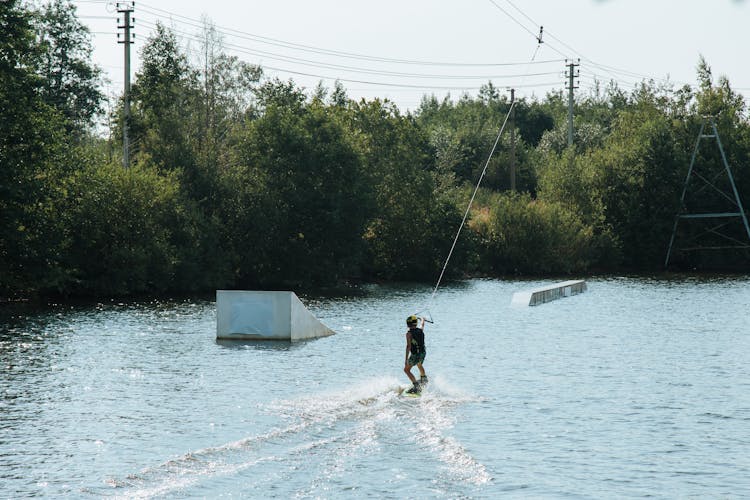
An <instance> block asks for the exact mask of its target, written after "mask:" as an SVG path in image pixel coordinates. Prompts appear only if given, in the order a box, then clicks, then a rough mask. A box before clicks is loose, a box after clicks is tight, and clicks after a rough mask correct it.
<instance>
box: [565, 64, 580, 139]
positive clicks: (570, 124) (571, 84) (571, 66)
mask: <svg viewBox="0 0 750 500" xmlns="http://www.w3.org/2000/svg"><path fill="white" fill-rule="evenodd" d="M565 62H566V63H567V62H568V61H567V60H566V61H565ZM580 62H581V60H580V59H578V63H574V62H573V61H570V63H568V64H567V66H568V146H572V145H573V90H574V89H577V88H578V86H577V85H574V82H573V78H578V76H579V75H580V73H579V72H578V71H576V70H575V68H577V67H578V66H580V65H581V64H580Z"/></svg>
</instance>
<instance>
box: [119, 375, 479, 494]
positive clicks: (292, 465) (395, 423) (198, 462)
mask: <svg viewBox="0 0 750 500" xmlns="http://www.w3.org/2000/svg"><path fill="white" fill-rule="evenodd" d="M430 384H431V387H430V389H429V390H426V391H425V393H424V394H423V396H422V397H421V398H417V399H412V398H403V397H400V396H399V395H398V389H399V387H400V385H399V381H398V379H396V378H395V377H380V378H372V379H368V380H364V381H362V382H359V383H355V384H353V385H349V386H347V388H346V389H343V390H339V391H326V392H322V393H317V394H312V395H308V396H302V397H298V398H292V399H286V400H277V401H272V402H270V403H267V404H265V405H263V410H264V411H265V412H267V413H269V414H271V415H273V416H275V417H277V418H279V420H281V421H282V422H284V423H287V424H288V425H279V426H277V427H274V428H272V429H270V430H268V431H266V432H263V433H259V434H256V435H253V436H248V437H246V438H243V439H239V440H236V441H232V442H228V443H226V444H223V445H219V446H212V447H206V448H203V449H199V450H194V451H190V452H187V453H185V454H183V455H181V456H178V457H176V458H173V459H171V460H168V461H166V462H164V463H162V464H159V465H156V466H152V467H147V468H145V469H143V470H141V471H140V472H139V473H137V474H131V475H128V476H127V477H125V478H124V479H113V478H110V479H107V480H106V483H107V484H108V485H109V486H111V487H113V488H115V490H116V492H115V495H116V496H120V495H121V496H122V497H126V498H151V497H154V496H161V495H165V494H169V493H172V492H189V491H190V489H191V488H195V487H199V486H200V485H201V484H203V483H209V482H211V481H216V480H219V479H221V478H226V477H230V478H233V477H236V476H243V478H245V479H246V478H247V476H248V475H247V474H243V473H244V472H245V471H247V470H252V471H253V474H251V475H250V476H251V480H252V482H253V487H261V486H263V485H264V484H265V483H268V484H269V485H271V484H278V483H277V481H278V480H279V479H280V478H281V477H284V478H286V479H287V480H288V481H289V484H293V483H294V482H295V481H297V482H299V481H300V479H299V477H300V474H299V470H300V469H307V471H308V473H310V472H313V471H317V472H316V474H315V475H313V476H310V477H307V478H306V481H308V484H307V486H305V485H304V484H299V485H297V486H296V491H297V495H302V496H304V495H305V494H313V493H314V492H315V491H324V490H325V485H326V484H327V483H328V482H329V481H332V480H333V479H334V478H336V477H338V476H341V475H342V474H346V473H347V470H348V468H349V467H350V466H351V463H352V462H356V461H357V460H362V459H363V457H368V456H370V455H372V454H373V453H378V449H379V447H383V446H394V443H389V442H384V441H383V436H385V437H386V438H387V437H388V436H392V435H393V434H394V433H399V432H402V431H401V429H405V428H407V426H409V425H411V423H412V422H413V421H414V419H415V418H417V417H418V416H419V415H422V416H424V417H426V418H424V419H421V420H420V422H421V423H420V424H419V425H418V426H417V427H416V432H417V434H418V437H419V439H418V442H420V443H422V444H423V445H424V446H426V447H427V448H428V450H429V452H430V453H431V454H433V455H434V456H435V458H436V459H437V460H438V461H439V462H441V463H442V464H444V467H445V468H446V469H447V470H448V471H449V472H450V474H451V476H453V477H455V478H457V479H459V480H461V481H466V482H469V483H474V484H482V483H484V482H487V481H489V480H490V477H489V475H488V474H487V472H486V470H485V469H484V466H483V465H481V464H479V463H478V462H477V461H476V460H475V459H473V458H472V457H471V455H470V454H469V453H468V452H467V451H466V450H465V449H464V448H463V446H462V445H461V444H460V443H459V442H458V441H456V440H455V439H453V438H451V437H449V436H444V435H443V433H444V431H445V430H446V429H449V428H450V427H451V426H452V425H453V419H452V417H451V416H450V415H449V413H450V410H451V409H452V408H453V407H455V406H457V405H460V404H463V403H466V402H470V401H477V398H475V397H473V396H471V395H467V394H465V393H463V392H461V391H460V390H459V389H457V388H455V387H452V386H450V385H449V384H447V383H445V381H442V380H441V379H440V378H439V377H438V378H436V380H435V381H434V382H433V381H431V382H430ZM269 464H273V465H272V466H271V465H269Z"/></svg>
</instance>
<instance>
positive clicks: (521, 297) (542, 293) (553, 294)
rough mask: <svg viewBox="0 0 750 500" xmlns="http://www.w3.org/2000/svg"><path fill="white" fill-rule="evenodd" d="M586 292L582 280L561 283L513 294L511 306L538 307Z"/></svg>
mask: <svg viewBox="0 0 750 500" xmlns="http://www.w3.org/2000/svg"><path fill="white" fill-rule="evenodd" d="M585 291H586V282H585V281H584V280H571V281H563V282H562V283H555V284H553V285H549V286H545V287H542V288H536V289H534V290H527V291H525V292H516V293H514V294H513V299H512V300H511V305H514V306H538V305H539V304H544V303H545V302H550V301H552V300H557V299H559V298H562V297H570V296H571V295H577V294H579V293H583V292H585Z"/></svg>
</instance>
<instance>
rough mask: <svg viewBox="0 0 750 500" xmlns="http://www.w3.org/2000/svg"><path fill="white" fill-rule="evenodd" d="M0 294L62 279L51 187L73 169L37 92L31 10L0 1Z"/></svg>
mask: <svg viewBox="0 0 750 500" xmlns="http://www.w3.org/2000/svg"><path fill="white" fill-rule="evenodd" d="M0 30H2V32H3V36H2V37H0V115H1V116H2V120H0V234H1V235H2V237H0V269H2V271H1V272H0V295H6V296H7V295H13V294H15V293H27V292H28V293H35V292H36V291H38V290H40V289H45V288H54V287H55V286H56V285H57V284H58V283H59V282H61V281H62V280H63V279H64V277H63V276H62V274H64V270H63V269H61V267H60V265H59V251H60V246H61V244H62V242H61V240H62V239H63V238H64V234H63V233H64V231H63V229H62V227H61V225H60V221H59V217H58V215H59V213H58V211H57V210H56V204H57V200H58V199H59V197H60V196H61V195H62V192H61V190H62V186H61V185H60V183H59V182H58V181H59V179H60V177H61V175H62V173H63V172H64V171H65V169H66V168H70V167H71V165H74V164H75V159H74V158H73V156H72V154H71V149H70V147H69V141H68V140H67V137H66V132H65V128H64V127H63V122H62V119H61V117H60V115H59V113H58V112H57V111H56V110H55V109H53V108H51V107H50V106H49V105H48V104H47V103H45V102H44V101H43V100H42V99H41V98H40V95H39V90H40V88H41V86H42V85H43V83H44V82H43V81H41V79H40V78H39V76H38V75H37V74H35V73H34V69H35V68H36V67H37V62H38V57H39V47H38V46H37V45H36V42H35V37H34V32H33V24H32V13H31V12H29V11H27V10H24V9H23V8H22V7H21V6H20V4H19V2H17V1H14V0H11V1H7V2H0Z"/></svg>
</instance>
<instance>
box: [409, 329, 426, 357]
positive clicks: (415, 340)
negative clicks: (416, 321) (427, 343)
mask: <svg viewBox="0 0 750 500" xmlns="http://www.w3.org/2000/svg"><path fill="white" fill-rule="evenodd" d="M409 333H411V345H410V346H409V348H410V350H411V353H412V354H422V353H423V352H425V347H424V331H423V330H422V329H421V328H409Z"/></svg>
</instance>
